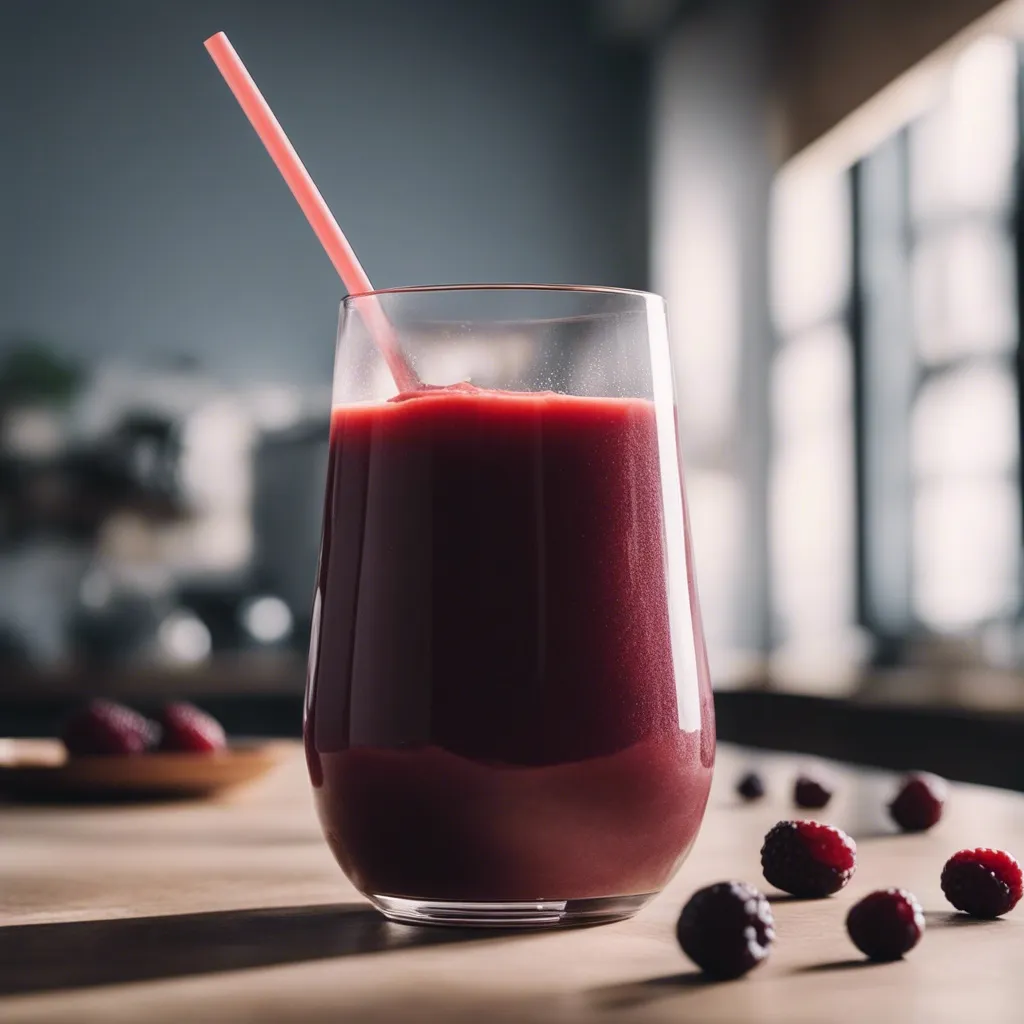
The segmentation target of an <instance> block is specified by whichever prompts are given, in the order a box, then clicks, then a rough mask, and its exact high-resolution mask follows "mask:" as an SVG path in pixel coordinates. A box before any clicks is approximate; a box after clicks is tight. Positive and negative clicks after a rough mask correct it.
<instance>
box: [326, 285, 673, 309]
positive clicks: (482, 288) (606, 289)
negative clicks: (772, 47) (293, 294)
mask: <svg viewBox="0 0 1024 1024" xmlns="http://www.w3.org/2000/svg"><path fill="white" fill-rule="evenodd" d="M432 292H568V293H573V292H576V293H580V294H591V295H594V294H596V295H628V296H634V297H638V298H642V299H644V300H645V301H647V300H649V299H657V300H658V301H660V302H664V301H665V300H664V298H663V297H662V296H661V295H659V294H658V293H657V292H648V291H644V290H643V289H641V288H616V287H614V286H612V285H604V284H527V283H520V284H515V283H512V284H486V283H484V284H415V285H403V286H399V287H397V288H375V289H374V290H373V291H369V292H353V293H351V294H349V295H346V296H345V297H344V299H342V300H341V304H342V305H343V306H348V305H349V304H350V303H352V302H354V301H355V300H356V299H370V298H373V297H375V296H383V295H417V294H424V293H432Z"/></svg>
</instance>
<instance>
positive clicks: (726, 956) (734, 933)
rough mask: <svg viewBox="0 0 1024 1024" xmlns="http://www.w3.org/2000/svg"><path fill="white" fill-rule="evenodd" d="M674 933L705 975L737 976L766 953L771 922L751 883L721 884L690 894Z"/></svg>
mask: <svg viewBox="0 0 1024 1024" xmlns="http://www.w3.org/2000/svg"><path fill="white" fill-rule="evenodd" d="M676 937H677V938H678V939H679V945H680V946H681V947H682V949H683V952H684V953H685V954H686V955H687V956H688V957H689V958H690V959H691V960H692V961H693V962H694V963H695V964H696V965H697V966H698V967H699V968H700V969H701V970H702V971H704V973H705V974H708V975H710V976H711V977H714V978H723V979H724V978H738V977H739V976H740V975H741V974H746V973H747V971H749V970H751V969H752V968H754V967H756V966H757V965H758V964H759V963H761V961H762V960H764V959H765V958H766V957H767V956H768V951H769V948H770V947H771V944H772V940H773V939H774V938H775V921H774V919H773V918H772V908H771V907H770V906H769V904H768V901H767V900H766V899H765V898H764V896H762V895H761V893H759V892H758V891H757V890H756V889H755V888H754V887H753V886H752V885H747V883H746V882H719V883H718V884H717V885H709V886H708V887H707V888H706V889H700V890H699V891H698V892H695V893H694V894H693V895H692V896H691V897H690V899H689V902H688V903H687V904H686V906H685V907H683V912H682V914H680V915H679V922H678V924H677V925H676Z"/></svg>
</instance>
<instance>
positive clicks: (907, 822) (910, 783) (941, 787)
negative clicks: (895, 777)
mask: <svg viewBox="0 0 1024 1024" xmlns="http://www.w3.org/2000/svg"><path fill="white" fill-rule="evenodd" d="M948 788H949V787H948V786H947V785H946V782H945V780H944V779H940V778H939V777H938V776H937V775H929V774H928V773H927V772H913V773H912V774H910V775H905V776H904V777H903V779H902V780H901V782H900V789H899V792H898V793H897V794H896V797H895V799H894V800H893V802H892V803H891V804H889V814H891V815H892V820H893V821H895V822H896V824H897V825H899V827H900V828H901V829H903V831H904V832H924V831H925V830H926V829H929V828H931V827H932V825H934V824H935V823H936V822H937V821H938V820H939V818H941V817H942V807H943V805H944V804H945V802H946V793H947V791H948Z"/></svg>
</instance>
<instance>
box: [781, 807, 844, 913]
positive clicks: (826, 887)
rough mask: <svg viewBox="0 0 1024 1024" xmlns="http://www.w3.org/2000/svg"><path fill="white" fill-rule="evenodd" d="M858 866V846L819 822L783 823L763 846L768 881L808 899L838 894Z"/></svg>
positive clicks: (836, 830) (840, 832) (837, 830)
mask: <svg viewBox="0 0 1024 1024" xmlns="http://www.w3.org/2000/svg"><path fill="white" fill-rule="evenodd" d="M856 866H857V844H856V843H855V842H854V841H853V840H852V839H851V838H850V837H849V836H848V835H847V834H846V833H845V832H843V831H842V830H841V829H838V828H833V827H832V826H831V825H821V824H819V823H818V822H816V821H780V822H779V823H778V824H777V825H775V826H774V827H773V828H772V829H771V830H770V831H769V832H768V834H767V835H766V836H765V837H764V845H763V846H762V847H761V869H762V870H763V871H764V877H765V878H766V879H767V880H768V882H770V883H771V884H772V885H774V886H775V887H776V888H777V889H781V890H782V891H783V892H788V893H791V894H792V895H794V896H801V897H804V898H807V899H820V898H821V897H823V896H831V895H832V894H833V893H836V892H839V890H840V889H842V888H843V886H844V885H846V883H847V882H849V880H850V879H851V878H852V877H853V872H854V869H855V868H856Z"/></svg>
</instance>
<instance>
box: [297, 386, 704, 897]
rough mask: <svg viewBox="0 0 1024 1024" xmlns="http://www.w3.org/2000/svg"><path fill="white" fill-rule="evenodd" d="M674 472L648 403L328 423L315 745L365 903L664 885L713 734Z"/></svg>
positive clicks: (415, 410) (544, 405) (692, 816)
mask: <svg viewBox="0 0 1024 1024" xmlns="http://www.w3.org/2000/svg"><path fill="white" fill-rule="evenodd" d="M673 441H674V435H673ZM662 443H664V434H663V437H662ZM664 457H665V458H667V459H672V460H674V459H675V458H676V453H675V451H674V450H673V451H671V452H665V453H664ZM660 469H661V467H660V465H659V437H658V429H657V423H656V419H655V411H654V406H653V405H652V404H651V403H649V402H645V401H642V400H638V399H612V398H577V397H569V396H564V395H555V394H512V393H502V392H484V391H479V390H476V389H473V388H471V387H469V386H457V387H455V388H451V389H437V390H431V391H426V392H418V393H416V394H415V395H411V396H401V397H400V398H399V399H396V400H392V401H391V402H387V403H380V404H372V405H353V406H346V407H343V408H338V409H336V410H335V412H334V416H333V421H332V424H331V455H330V464H329V469H328V486H327V499H326V507H325V518H324V535H323V548H322V553H321V560H320V568H319V579H318V592H317V600H316V611H315V615H314V639H313V645H312V653H311V656H310V683H309V687H308V692H307V707H306V722H305V737H306V752H307V758H308V761H309V771H310V776H311V778H312V780H313V785H314V789H315V794H316V802H317V807H318V810H319V814H320V818H321V821H322V823H323V827H324V830H325V833H326V835H327V839H328V842H329V843H330V845H331V848H332V850H333V851H334V854H335V856H336V857H337V859H338V861H339V863H340V864H341V866H342V867H343V868H344V870H345V871H346V873H347V874H348V875H349V877H350V878H351V879H352V880H353V882H354V883H355V884H356V886H357V887H358V888H360V889H361V890H363V891H365V892H369V893H374V894H378V895H390V896H402V897H408V898H411V899H425V900H426V899H432V900H466V901H504V900H508V901H519V900H541V899H545V900H546V899H551V900H562V899H584V898H590V897H598V896H610V895H630V894H639V893H646V892H652V891H656V890H657V889H659V888H660V887H661V886H662V885H663V884H664V883H665V882H666V881H667V879H668V878H669V877H670V875H671V874H672V872H673V871H674V870H675V868H676V866H677V865H678V863H679V861H680V859H681V858H682V857H683V856H684V855H685V853H686V852H687V850H688V849H689V847H690V845H691V843H692V842H693V840H694V838H695V836H696V833H697V829H698V826H699V824H700V820H701V817H702V815H703V812H704V806H705V803H706V801H707V795H708V788H709V785H710V782H711V769H712V762H713V752H714V725H713V716H712V712H711V704H710V689H709V686H708V680H707V672H706V662H705V655H704V649H703V639H702V637H701V635H700V630H699V616H698V615H697V614H696V611H694V617H695V622H694V623H693V624H692V625H693V630H694V632H693V633H691V622H690V620H689V619H687V621H686V630H685V632H686V633H687V636H686V637H685V638H682V639H683V640H684V641H685V642H684V643H683V649H686V650H689V666H690V668H691V669H692V672H688V673H687V679H686V680H680V679H678V678H677V675H678V673H677V671H676V667H675V666H677V665H678V664H679V661H678V650H679V644H680V638H679V637H678V636H677V637H676V638H675V639H676V644H677V658H676V662H675V665H674V662H673V647H672V641H673V637H672V633H671V630H670V614H669V596H668V586H667V577H666V543H665V515H664V513H663V501H662V475H661V472H660ZM674 528H675V529H677V530H680V529H682V524H681V523H677V524H674ZM674 571H675V572H677V573H679V574H680V576H682V574H683V573H684V572H685V571H686V570H685V567H683V566H677V567H675V568H674ZM684 586H685V579H684ZM689 593H690V596H691V598H693V596H694V595H693V590H692V587H691V589H690V591H689ZM693 607H694V610H695V609H696V605H695V603H694V605H693ZM676 629H677V633H678V632H679V629H678V626H677V627H676ZM694 633H695V634H696V635H695V636H694ZM694 662H696V664H695V665H694ZM698 679H699V680H700V682H699V683H698ZM684 686H688V687H691V688H692V689H695V690H698V691H699V692H697V693H692V694H690V695H689V701H690V706H691V707H692V706H693V703H694V701H696V706H697V707H698V709H699V713H698V714H697V716H696V717H697V720H696V721H693V720H692V716H691V720H690V721H684V719H685V718H686V715H684V714H682V713H681V706H682V704H683V701H682V700H681V692H682V687H684Z"/></svg>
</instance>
